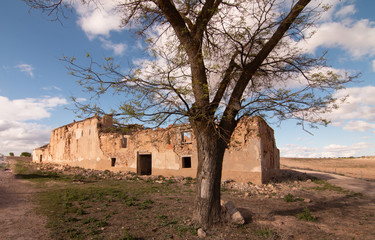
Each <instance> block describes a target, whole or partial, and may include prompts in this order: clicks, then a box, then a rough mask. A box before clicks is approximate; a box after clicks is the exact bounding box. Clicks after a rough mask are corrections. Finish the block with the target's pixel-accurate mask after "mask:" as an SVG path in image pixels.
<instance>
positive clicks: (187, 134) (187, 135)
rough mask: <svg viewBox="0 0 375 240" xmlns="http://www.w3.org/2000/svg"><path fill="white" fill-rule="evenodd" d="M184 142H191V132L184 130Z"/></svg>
mask: <svg viewBox="0 0 375 240" xmlns="http://www.w3.org/2000/svg"><path fill="white" fill-rule="evenodd" d="M182 143H191V132H190V131H188V132H182Z"/></svg>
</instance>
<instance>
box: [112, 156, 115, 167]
mask: <svg viewBox="0 0 375 240" xmlns="http://www.w3.org/2000/svg"><path fill="white" fill-rule="evenodd" d="M115 165H116V158H111V166H112V167H114V166H115Z"/></svg>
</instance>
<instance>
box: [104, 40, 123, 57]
mask: <svg viewBox="0 0 375 240" xmlns="http://www.w3.org/2000/svg"><path fill="white" fill-rule="evenodd" d="M99 39H100V41H101V42H102V47H103V48H104V49H107V50H112V51H113V54H115V55H123V54H124V52H125V50H126V44H124V43H113V42H111V41H110V40H107V39H105V38H102V37H101V38H99Z"/></svg>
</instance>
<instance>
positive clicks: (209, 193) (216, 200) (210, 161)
mask: <svg viewBox="0 0 375 240" xmlns="http://www.w3.org/2000/svg"><path fill="white" fill-rule="evenodd" d="M192 127H193V130H194V134H195V136H196V140H197V150H198V171H197V193H196V198H195V209H194V219H195V220H196V221H197V222H198V223H199V224H200V225H201V227H203V228H204V229H208V228H210V227H211V226H213V225H215V224H217V223H219V222H220V221H221V207H220V187H221V172H222V166H223V157H224V152H225V148H226V145H227V144H226V140H225V139H224V138H223V137H222V136H220V133H219V132H220V131H219V130H218V129H217V128H216V125H215V124H213V123H212V122H211V123H210V122H207V121H204V120H203V121H202V120H200V121H197V120H194V121H193V122H192Z"/></svg>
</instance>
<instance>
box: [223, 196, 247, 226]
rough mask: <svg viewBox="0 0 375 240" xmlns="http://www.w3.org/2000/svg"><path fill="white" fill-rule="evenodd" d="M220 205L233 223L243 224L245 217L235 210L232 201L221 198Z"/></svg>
mask: <svg viewBox="0 0 375 240" xmlns="http://www.w3.org/2000/svg"><path fill="white" fill-rule="evenodd" d="M221 206H222V207H223V208H224V209H225V210H226V212H227V213H228V214H229V216H230V218H231V220H232V222H233V223H235V224H238V225H243V224H245V218H244V217H243V216H242V214H241V213H240V212H239V211H238V210H237V208H236V207H235V206H234V204H233V202H232V201H224V200H221Z"/></svg>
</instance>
